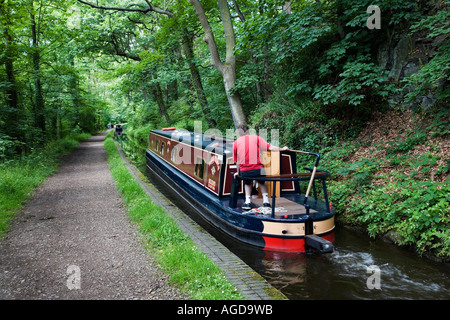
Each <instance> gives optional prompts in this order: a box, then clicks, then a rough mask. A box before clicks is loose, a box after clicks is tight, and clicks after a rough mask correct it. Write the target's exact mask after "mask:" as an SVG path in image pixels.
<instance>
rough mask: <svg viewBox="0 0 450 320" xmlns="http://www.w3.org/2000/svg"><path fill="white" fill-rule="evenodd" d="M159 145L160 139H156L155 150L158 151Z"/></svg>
mask: <svg viewBox="0 0 450 320" xmlns="http://www.w3.org/2000/svg"><path fill="white" fill-rule="evenodd" d="M158 147H159V140H156V145H155V150H156V151H158Z"/></svg>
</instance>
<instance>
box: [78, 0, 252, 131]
mask: <svg viewBox="0 0 450 320" xmlns="http://www.w3.org/2000/svg"><path fill="white" fill-rule="evenodd" d="M78 1H79V2H80V3H83V4H85V5H88V6H90V7H92V8H97V9H102V10H113V11H120V12H139V13H143V14H147V13H150V12H154V13H157V14H160V15H164V16H166V17H169V18H172V17H173V16H174V13H173V12H172V11H171V10H168V9H161V8H159V7H157V6H154V5H152V4H151V3H150V1H146V4H147V7H143V6H142V5H139V6H138V5H133V6H128V7H110V6H101V5H96V4H92V3H89V2H86V1H83V0H78ZM190 2H191V4H192V5H193V7H194V8H195V10H196V12H197V16H198V18H199V20H200V23H201V25H202V27H203V30H204V32H205V38H204V39H205V41H206V43H207V44H208V48H209V51H210V55H211V60H212V63H213V65H214V67H215V68H216V69H217V70H218V71H219V72H220V74H221V76H222V79H223V83H224V87H225V92H226V96H227V99H228V102H229V105H230V110H231V115H232V118H233V122H234V124H235V126H236V127H237V126H238V125H239V124H240V123H247V120H246V117H245V114H244V110H243V108H242V101H241V98H240V95H239V93H238V92H237V90H235V88H236V57H235V55H234V53H233V50H234V47H235V44H236V37H235V34H234V29H233V23H232V19H231V14H230V10H229V8H228V3H227V1H226V0H219V1H218V7H219V10H220V16H221V20H222V24H223V30H224V34H225V39H226V57H225V61H221V59H220V54H219V51H218V48H217V45H216V43H215V39H214V34H213V32H212V30H211V26H210V24H209V21H208V19H207V17H206V13H205V10H204V9H203V6H202V5H201V3H200V2H199V1H198V0H192V1H191V0H190ZM183 40H184V41H186V40H187V39H186V38H182V39H181V41H183ZM185 53H186V51H185ZM188 54H189V52H188ZM191 73H192V75H193V78H196V77H197V74H196V73H195V70H194V69H192V68H191ZM194 81H195V80H194ZM196 88H197V90H200V91H201V87H200V86H199V83H198V82H197V87H196ZM199 99H202V97H201V96H200V98H199ZM200 104H201V105H202V107H204V106H205V104H204V101H202V102H200ZM206 110H207V109H205V110H204V111H206Z"/></svg>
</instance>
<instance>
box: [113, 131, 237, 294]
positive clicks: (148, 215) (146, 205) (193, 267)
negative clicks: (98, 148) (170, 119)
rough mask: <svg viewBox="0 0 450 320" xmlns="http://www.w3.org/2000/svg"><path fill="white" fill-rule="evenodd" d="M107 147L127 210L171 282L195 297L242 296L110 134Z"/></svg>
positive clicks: (151, 253)
mask: <svg viewBox="0 0 450 320" xmlns="http://www.w3.org/2000/svg"><path fill="white" fill-rule="evenodd" d="M105 148H106V151H107V152H108V162H109V164H110V170H111V173H112V175H113V177H114V179H115V180H116V182H117V188H118V190H119V192H120V193H121V195H122V198H123V201H124V203H125V205H126V208H127V210H128V213H129V215H130V217H131V219H132V220H133V221H134V222H136V223H137V224H138V226H139V228H140V231H141V232H142V235H143V237H144V241H145V242H146V244H147V245H148V248H149V254H150V255H151V256H153V257H154V258H155V259H156V260H157V262H158V263H159V264H160V265H161V267H162V270H163V272H164V273H166V274H168V275H170V282H171V283H173V284H175V285H176V286H177V287H178V288H180V290H181V291H183V292H186V293H187V294H188V295H189V297H191V298H192V299H201V300H206V299H208V300H214V299H221V300H231V299H242V296H241V294H240V293H239V292H238V291H237V290H236V288H235V287H234V285H232V284H231V283H230V282H229V281H228V280H227V279H226V278H225V276H224V275H223V272H222V270H221V269H220V268H219V267H218V266H216V265H215V264H214V263H213V262H212V261H211V260H210V259H209V258H208V257H207V256H206V255H205V254H203V253H202V252H201V251H200V250H199V249H198V248H197V247H196V246H195V244H194V243H193V242H192V240H191V239H190V238H189V236H187V235H186V234H184V233H183V232H182V231H181V230H180V229H179V228H178V226H177V224H176V223H175V222H174V221H173V220H172V219H171V218H169V217H168V216H167V215H166V214H165V213H164V210H163V209H162V208H161V207H160V206H158V205H156V204H155V203H154V202H153V201H152V200H151V199H150V198H149V197H148V196H147V195H146V194H145V192H144V191H143V190H142V189H141V187H140V186H139V184H138V183H137V182H136V181H135V180H134V178H133V177H132V175H131V174H130V172H129V171H128V169H127V167H126V165H125V163H124V162H123V161H122V159H121V158H120V155H119V153H118V150H117V148H116V146H115V144H114V141H113V139H112V138H111V135H108V137H107V138H106V140H105Z"/></svg>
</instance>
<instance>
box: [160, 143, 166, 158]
mask: <svg viewBox="0 0 450 320" xmlns="http://www.w3.org/2000/svg"><path fill="white" fill-rule="evenodd" d="M165 146H166V144H165V143H164V142H161V155H162V156H163V155H164V148H165Z"/></svg>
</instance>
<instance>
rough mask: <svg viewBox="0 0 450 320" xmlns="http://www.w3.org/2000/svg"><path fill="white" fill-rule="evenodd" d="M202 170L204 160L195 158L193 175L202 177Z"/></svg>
mask: <svg viewBox="0 0 450 320" xmlns="http://www.w3.org/2000/svg"><path fill="white" fill-rule="evenodd" d="M204 170H205V160H203V159H202V160H201V161H200V158H197V161H196V163H195V171H194V172H195V175H196V176H197V177H199V178H200V179H203V173H204Z"/></svg>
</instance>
